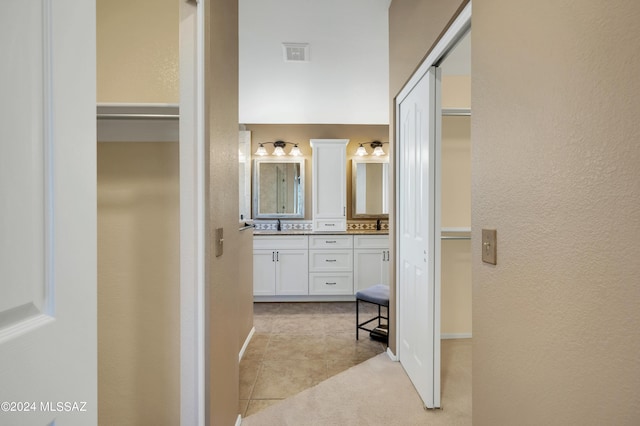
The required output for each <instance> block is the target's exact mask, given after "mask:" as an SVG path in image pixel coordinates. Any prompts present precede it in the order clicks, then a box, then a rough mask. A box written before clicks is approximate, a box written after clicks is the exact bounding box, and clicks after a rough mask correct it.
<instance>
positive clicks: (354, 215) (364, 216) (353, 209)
mask: <svg viewBox="0 0 640 426" xmlns="http://www.w3.org/2000/svg"><path fill="white" fill-rule="evenodd" d="M362 163H378V164H384V163H386V164H389V157H388V156H385V157H382V158H380V157H368V158H363V157H353V158H352V159H351V217H352V218H354V219H388V218H389V213H381V214H368V213H356V188H357V183H358V182H357V176H358V172H357V169H358V164H362Z"/></svg>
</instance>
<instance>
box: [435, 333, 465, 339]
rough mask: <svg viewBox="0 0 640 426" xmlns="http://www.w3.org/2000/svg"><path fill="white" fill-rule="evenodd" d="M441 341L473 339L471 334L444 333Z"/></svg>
mask: <svg viewBox="0 0 640 426" xmlns="http://www.w3.org/2000/svg"><path fill="white" fill-rule="evenodd" d="M440 339H441V340H452V339H471V333H442V334H441V335H440Z"/></svg>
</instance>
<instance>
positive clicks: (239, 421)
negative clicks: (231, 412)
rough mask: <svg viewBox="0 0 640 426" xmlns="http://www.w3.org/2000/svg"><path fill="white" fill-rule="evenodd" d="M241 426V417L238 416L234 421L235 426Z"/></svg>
mask: <svg viewBox="0 0 640 426" xmlns="http://www.w3.org/2000/svg"><path fill="white" fill-rule="evenodd" d="M241 424H242V415H241V414H238V418H237V419H236V426H240V425H241Z"/></svg>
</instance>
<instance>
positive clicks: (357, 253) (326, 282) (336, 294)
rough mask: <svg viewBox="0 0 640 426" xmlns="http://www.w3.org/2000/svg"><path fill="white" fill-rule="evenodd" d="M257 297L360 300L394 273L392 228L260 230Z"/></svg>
mask: <svg viewBox="0 0 640 426" xmlns="http://www.w3.org/2000/svg"><path fill="white" fill-rule="evenodd" d="M253 249H254V250H253V289H254V300H255V301H338V300H343V301H344V300H349V301H350V300H354V295H355V293H356V292H357V291H358V290H360V289H362V288H365V287H369V286H371V285H374V284H386V283H388V280H389V277H388V273H389V235H388V234H387V232H386V231H353V232H346V233H340V234H330V233H314V232H306V231H289V232H288V231H255V233H254V237H253Z"/></svg>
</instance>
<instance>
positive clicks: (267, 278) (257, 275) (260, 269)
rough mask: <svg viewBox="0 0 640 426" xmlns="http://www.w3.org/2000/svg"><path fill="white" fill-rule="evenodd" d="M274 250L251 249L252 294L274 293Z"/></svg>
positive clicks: (266, 294)
mask: <svg viewBox="0 0 640 426" xmlns="http://www.w3.org/2000/svg"><path fill="white" fill-rule="evenodd" d="M275 253H276V252H275V250H254V251H253V295H254V296H273V295H275V294H276V272H275V267H276V262H275Z"/></svg>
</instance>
